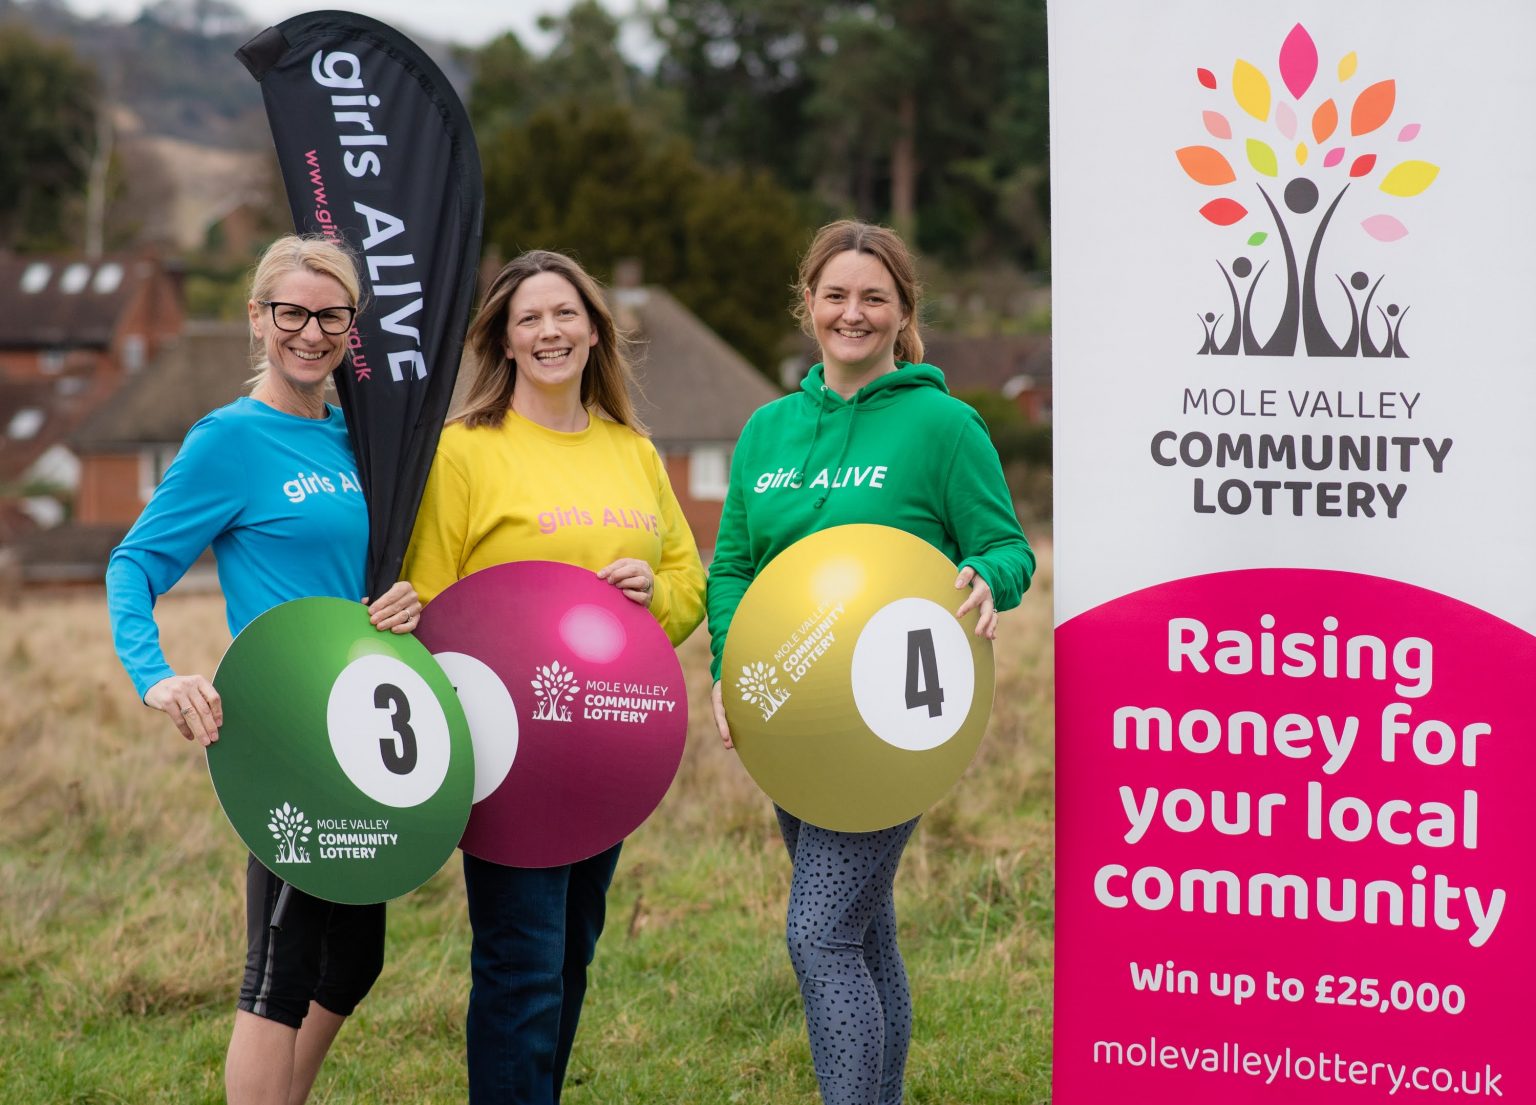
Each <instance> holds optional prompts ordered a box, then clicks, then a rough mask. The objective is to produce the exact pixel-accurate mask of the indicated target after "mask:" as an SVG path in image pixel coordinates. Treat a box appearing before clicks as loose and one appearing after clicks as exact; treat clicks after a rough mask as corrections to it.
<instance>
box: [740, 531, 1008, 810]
mask: <svg viewBox="0 0 1536 1105" xmlns="http://www.w3.org/2000/svg"><path fill="white" fill-rule="evenodd" d="M956 575H958V569H957V568H956V567H955V565H954V564H953V563H951V562H950V560H949V558H948V557H946V556H945V555H944V554H943V553H941V552H939V550H937V549H935V548H934V547H933V546H932V545H930V544H928V543H927V542H926V541H924V540H922V539H921V538H918V537H914V536H912V535H911V534H909V533H907V532H905V531H903V530H898V529H893V528H891V527H889V526H874V525H851V526H836V527H834V528H832V529H826V530H821V531H820V532H817V533H813V534H811V535H809V536H807V537H805V538H803V539H801V540H800V541H797V542H796V543H795V544H793V545H791V546H790V547H789V548H787V549H785V550H784V551H783V552H782V553H780V554H779V555H778V556H776V557H774V559H773V560H771V561H770V562H769V563H768V565H767V566H766V567H765V568H764V569H763V570H762V571H761V572H760V573H759V574H758V576H757V578H756V579H754V580H753V581H752V584H751V586H749V587H748V588H747V592H746V594H745V595H743V596H742V600H741V604H740V605H739V606H738V607H737V608H736V613H735V616H734V617H733V618H732V619H731V626H730V632H729V636H728V637H727V638H726V643H725V656H724V659H723V662H722V666H721V673H720V679H721V688H720V689H721V693H722V696H723V699H724V701H725V712H726V719H727V720H728V721H729V722H730V726H731V735H732V739H733V741H734V742H735V745H736V749H737V751H738V752H739V753H740V755H741V760H742V763H743V764H744V765H745V766H746V768H747V771H748V772H750V773H751V775H752V778H753V779H754V780H755V781H756V782H757V785H758V786H760V787H762V788H763V790H764V792H765V793H767V795H768V796H769V797H770V798H772V799H773V800H774V801H775V802H777V803H778V804H779V805H780V806H782V807H784V809H786V810H788V811H789V812H790V813H792V814H794V815H795V816H796V817H798V818H800V819H801V820H802V821H809V822H810V823H811V824H813V825H819V826H821V827H822V828H826V829H837V830H840V831H843V832H871V831H873V830H876V829H884V828H888V827H890V826H891V825H898V824H900V823H901V822H903V821H907V820H909V819H911V818H913V817H916V816H917V815H918V814H920V813H922V812H923V811H924V810H926V809H928V807H929V806H931V805H932V804H933V803H934V802H935V801H937V800H938V799H939V798H940V797H942V796H943V795H944V793H945V792H946V791H948V790H949V788H950V787H951V786H953V785H954V783H955V780H957V779H958V778H959V777H960V775H961V774H962V773H963V772H964V771H965V768H966V765H967V764H969V763H970V761H971V757H972V756H973V755H974V754H975V752H976V747H977V745H979V744H980V743H981V736H982V733H983V731H984V730H985V729H986V725H987V718H988V716H989V715H990V713H991V710H992V688H993V668H992V644H991V642H990V641H988V640H987V639H986V638H985V637H978V636H976V634H975V632H974V631H975V628H976V620H977V617H978V614H977V612H976V611H975V610H972V611H970V612H969V613H967V614H966V616H965V617H964V618H956V617H955V610H956V609H957V608H958V607H959V606H960V605H961V603H963V602H964V601H965V598H966V596H967V595H968V594H969V592H968V591H967V590H966V589H963V588H962V589H956V587H955V577H956Z"/></svg>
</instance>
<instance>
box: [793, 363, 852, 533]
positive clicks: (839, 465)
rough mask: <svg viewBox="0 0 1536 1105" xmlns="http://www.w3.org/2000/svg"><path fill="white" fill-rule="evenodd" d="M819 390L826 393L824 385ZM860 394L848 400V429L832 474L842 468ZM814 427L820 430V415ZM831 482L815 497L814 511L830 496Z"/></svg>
mask: <svg viewBox="0 0 1536 1105" xmlns="http://www.w3.org/2000/svg"><path fill="white" fill-rule="evenodd" d="M821 390H822V391H826V390H827V385H825V384H823V385H821ZM860 394H861V393H860V392H857V391H856V392H854V393H853V398H852V399H850V400H848V428H847V429H846V430H844V431H843V444H842V445H841V446H840V447H839V448H838V450H837V459H836V460H835V461H834V462H833V464H832V469H831V471H832V472H833V473H836V472H838V471H839V470H840V469H841V468H842V467H843V458H844V457H846V456H847V455H848V442H849V441H851V440H852V439H853V420H854V418H855V417H857V415H858V413H859V395H860ZM816 427H817V429H820V428H821V415H820V414H818V415H817V416H816ZM811 443H812V444H813V445H814V444H815V439H814V438H812V441H811ZM805 459H806V463H810V459H811V458H810V456H809V455H807V456H806V458H805ZM835 478H836V476H835V475H834V477H833V479H835ZM832 482H833V481H832V479H829V480H828V481H827V489H826V490H825V491H823V492H822V493H821V494H820V495H818V496H817V497H816V501H815V502H814V503H812V504H811V505H812V506H813V507H814V508H815V509H817V510H820V509H821V504H822V503H824V502H826V501H827V496H829V495H831V494H832Z"/></svg>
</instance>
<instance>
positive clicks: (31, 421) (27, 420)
mask: <svg viewBox="0 0 1536 1105" xmlns="http://www.w3.org/2000/svg"><path fill="white" fill-rule="evenodd" d="M44 418H45V416H44V414H43V412H42V410H41V408H39V407H22V408H21V410H19V411H17V412H16V413H15V414H13V415H11V423H10V425H9V426H7V427H6V428H5V436H6V437H8V438H10V439H11V440H12V441H30V440H31V439H32V438H34V437H36V436H37V431H38V430H40V429H42V428H43V421H44Z"/></svg>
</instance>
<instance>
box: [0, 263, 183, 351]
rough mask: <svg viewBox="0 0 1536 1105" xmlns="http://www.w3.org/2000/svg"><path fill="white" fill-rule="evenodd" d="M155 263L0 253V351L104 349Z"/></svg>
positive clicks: (151, 273) (153, 271)
mask: <svg viewBox="0 0 1536 1105" xmlns="http://www.w3.org/2000/svg"><path fill="white" fill-rule="evenodd" d="M156 269H157V264H156V262H154V261H152V260H149V259H148V258H145V257H141V256H136V255H131V254H112V255H108V256H106V257H100V258H96V259H95V260H87V259H85V258H82V257H78V256H74V257H71V256H61V255H49V256H43V255H29V256H25V257H23V256H18V255H16V254H12V253H0V348H3V347H9V348H36V347H38V346H44V347H47V346H102V347H104V346H107V345H109V344H111V341H112V333H113V331H114V329H115V328H116V326H117V321H118V318H119V317H120V316H121V314H122V312H123V309H124V308H125V307H126V306H127V305H128V303H129V301H130V300H131V299H132V298H133V296H134V295H135V294H136V293H137V291H138V289H139V286H140V285H141V284H142V283H143V282H144V281H145V280H148V279H150V278H151V277H152V276H153V275H154V273H155V271H156Z"/></svg>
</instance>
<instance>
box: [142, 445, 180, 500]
mask: <svg viewBox="0 0 1536 1105" xmlns="http://www.w3.org/2000/svg"><path fill="white" fill-rule="evenodd" d="M176 449H177V447H176V446H175V445H146V446H145V447H144V448H142V449H140V450H139V502H141V503H147V502H149V497H150V496H151V495H153V494H154V493H155V488H157V487H159V486H160V481H161V480H163V479H165V473H166V469H168V468H170V466H171V461H173V460H175V459H176Z"/></svg>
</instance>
